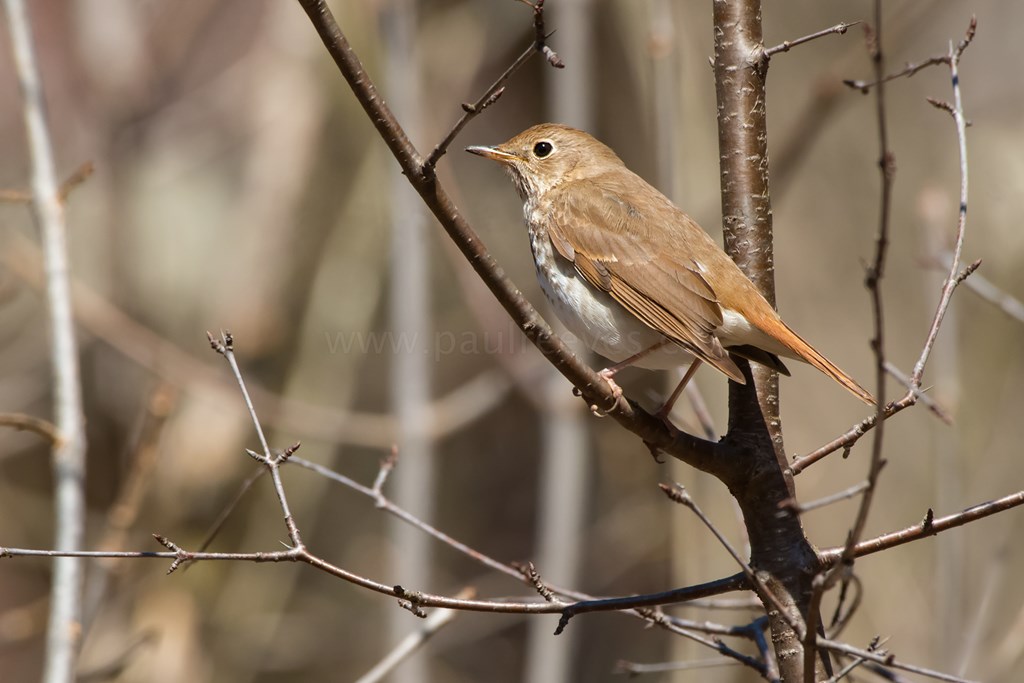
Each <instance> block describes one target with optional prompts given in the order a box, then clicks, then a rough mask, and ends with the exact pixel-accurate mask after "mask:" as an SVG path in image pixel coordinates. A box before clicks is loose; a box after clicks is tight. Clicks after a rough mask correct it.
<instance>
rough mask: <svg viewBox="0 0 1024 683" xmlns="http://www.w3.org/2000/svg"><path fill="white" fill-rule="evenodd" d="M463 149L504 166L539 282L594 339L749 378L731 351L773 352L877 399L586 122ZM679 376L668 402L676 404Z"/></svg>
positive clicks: (627, 353) (612, 354) (567, 320)
mask: <svg viewBox="0 0 1024 683" xmlns="http://www.w3.org/2000/svg"><path fill="white" fill-rule="evenodd" d="M466 151H467V152H472V153H473V154H478V155H480V156H482V157H486V158H488V159H493V160H495V161H498V162H500V163H501V164H503V165H504V167H505V169H506V170H507V171H508V172H509V174H510V175H511V176H512V180H513V182H514V183H515V185H516V189H517V190H519V195H520V197H522V199H523V213H524V215H525V218H526V226H527V228H528V230H529V234H530V247H531V249H532V250H533V259H534V261H535V262H536V264H537V275H538V277H539V279H540V284H541V288H542V289H543V290H544V293H545V295H546V296H547V297H548V299H550V301H551V303H552V305H553V306H554V309H555V313H556V314H557V315H558V317H559V318H560V319H561V320H562V322H563V323H564V324H565V326H566V327H567V328H568V329H569V331H570V332H572V333H573V334H574V335H576V336H577V337H579V338H580V339H581V340H582V341H583V342H584V343H585V344H586V345H587V346H588V347H589V348H591V349H592V350H594V351H596V352H597V353H599V354H601V355H602V356H604V357H606V358H608V359H609V360H611V361H613V362H615V363H616V365H613V366H612V367H610V368H607V369H605V370H604V371H602V373H603V374H604V375H605V377H606V378H608V379H609V382H610V383H611V384H612V387H613V388H615V389H617V387H616V386H615V384H614V382H612V381H611V375H612V374H613V373H614V372H615V371H616V370H618V369H619V368H621V367H624V366H625V365H636V366H638V367H644V368H650V369H665V368H669V367H677V366H680V365H683V364H686V363H688V362H690V360H691V358H692V359H693V362H692V363H691V364H690V369H689V370H688V371H687V373H686V376H685V378H684V383H685V381H686V380H689V378H690V377H692V375H693V372H694V371H696V369H697V367H698V366H699V365H700V363H701V362H704V363H707V364H709V365H712V366H713V367H715V368H716V369H718V370H719V371H721V372H722V373H724V374H725V375H727V376H728V377H729V379H731V380H733V381H735V382H739V383H740V384H744V383H745V380H744V377H743V374H742V373H741V372H740V369H739V367H737V365H736V363H735V361H734V360H733V359H732V358H731V357H730V354H733V355H736V356H740V357H743V358H746V359H748V360H751V361H754V362H756V363H760V364H762V365H765V366H767V367H769V368H771V369H773V370H776V371H778V372H781V373H783V374H786V375H788V374H789V372H788V370H787V369H786V366H785V365H783V364H782V362H781V361H780V360H779V356H784V357H786V358H795V359H797V360H801V361H804V362H807V363H810V364H811V365H813V366H814V367H816V368H818V369H819V370H821V371H822V372H824V373H825V374H826V375H828V376H829V377H831V378H832V379H834V380H835V381H836V382H838V383H839V384H841V385H843V386H844V387H845V388H846V389H847V390H848V391H850V392H851V393H852V394H854V395H856V396H857V398H859V399H861V400H863V401H865V402H867V403H873V402H874V399H873V398H872V396H871V394H870V393H868V392H867V391H866V390H865V389H864V388H863V387H861V386H860V385H859V384H857V382H855V381H854V380H853V379H852V378H851V377H850V376H849V375H847V374H846V373H845V372H843V371H842V370H840V369H839V368H838V367H836V366H835V365H834V364H833V363H832V362H831V361H829V360H828V359H827V358H825V357H824V356H823V355H821V354H820V353H818V351H816V350H815V349H814V347H812V346H811V345H810V344H808V343H807V342H805V341H804V340H803V339H801V338H800V337H799V336H798V335H797V334H796V333H795V332H794V331H793V330H791V329H790V328H789V327H788V326H787V325H786V323H784V322H782V319H781V318H780V317H779V314H778V313H776V312H775V309H774V308H772V306H771V304H769V303H768V302H767V301H766V300H765V299H764V297H763V296H761V294H760V292H758V290H757V288H756V287H755V286H754V284H753V283H752V282H751V281H750V280H748V279H747V277H746V276H745V275H744V274H743V273H742V272H741V271H740V269H739V267H737V266H736V264H735V263H733V261H732V259H730V258H729V257H728V255H726V253H725V252H724V251H723V250H722V249H721V247H719V246H718V245H717V244H716V243H715V242H714V240H712V239H711V237H710V236H708V234H707V233H706V232H704V230H703V228H701V227H700V226H699V225H697V223H696V222H694V221H693V219H691V218H690V217H689V216H687V215H686V214H685V213H683V212H682V210H680V209H679V208H678V207H677V206H676V205H675V204H673V203H672V202H671V201H670V200H669V199H668V198H667V197H665V195H663V194H661V193H660V192H658V190H656V189H654V188H653V187H652V186H651V185H649V184H648V183H647V182H645V181H644V180H643V178H641V177H640V176H638V175H636V174H635V173H633V172H632V171H630V170H629V169H628V168H626V166H625V164H623V163H622V160H621V159H619V157H618V156H616V154H615V152H613V151H612V150H611V149H609V148H608V147H607V146H605V145H604V144H602V143H601V142H599V141H598V140H595V139H594V138H593V137H591V136H590V135H588V134H587V133H584V132H583V131H580V130H576V129H575V128H569V127H567V126H562V125H557V124H551V123H544V124H540V125H537V126H533V127H532V128H529V129H527V130H525V131H523V132H522V133H520V134H519V135H517V136H515V137H514V138H512V139H511V140H509V141H508V142H505V143H503V144H500V145H496V146H494V147H467V148H466ZM682 386H683V384H682V383H681V384H680V387H679V388H677V389H676V391H675V392H674V393H673V395H672V398H670V399H669V401H668V402H667V403H666V406H665V407H664V408H663V414H665V413H667V409H670V408H671V404H672V402H674V400H675V398H676V397H677V396H678V395H679V392H680V391H681V389H682Z"/></svg>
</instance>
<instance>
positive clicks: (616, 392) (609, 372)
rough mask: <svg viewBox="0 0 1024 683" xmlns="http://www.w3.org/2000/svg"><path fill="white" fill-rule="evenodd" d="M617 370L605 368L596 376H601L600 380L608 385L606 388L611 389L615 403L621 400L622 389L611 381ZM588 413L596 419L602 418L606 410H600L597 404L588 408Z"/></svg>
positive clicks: (606, 412)
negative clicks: (592, 414)
mask: <svg viewBox="0 0 1024 683" xmlns="http://www.w3.org/2000/svg"><path fill="white" fill-rule="evenodd" d="M617 370H618V368H605V369H604V370H601V371H600V372H598V373H597V374H598V375H600V376H601V378H602V379H604V381H605V382H607V383H608V388H609V389H611V392H612V396H614V397H615V402H616V403H618V401H619V399H620V398H622V387H620V386H619V385H618V384H617V383H616V382H615V380H614V379H612V377H614V376H615V372H616V371H617ZM590 412H592V413H594V415H596V416H598V417H604V416H605V415H607V414H608V411H607V410H602V409H601V407H600V406H598V405H597V404H594V405H592V406H590Z"/></svg>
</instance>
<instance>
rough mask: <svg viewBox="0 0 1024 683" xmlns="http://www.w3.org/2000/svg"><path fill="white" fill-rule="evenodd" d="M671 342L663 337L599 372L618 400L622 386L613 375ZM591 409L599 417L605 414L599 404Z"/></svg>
mask: <svg viewBox="0 0 1024 683" xmlns="http://www.w3.org/2000/svg"><path fill="white" fill-rule="evenodd" d="M671 343H672V341H671V340H670V339H668V338H665V339H662V340H661V341H659V342H658V343H657V344H653V345H651V346H648V347H647V348H646V349H641V350H640V351H639V352H637V353H634V354H633V355H632V356H630V357H629V358H627V359H625V360H622V361H619V362H618V363H616V364H615V365H609V366H608V367H606V368H605V369H604V370H600V371H599V372H598V373H597V374H599V375H601V377H603V378H604V381H605V382H607V383H608V387H609V388H610V389H611V390H612V395H613V396H615V399H616V400H618V399H619V398H620V397H621V396H622V387H620V386H619V385H618V383H617V382H616V381H615V380H614V379H612V377H614V376H615V373H616V372H618V371H619V370H621V369H622V368H626V367H629V366H630V365H632V364H633V363H635V362H637V361H638V360H640V359H641V358H643V357H644V356H646V355H647V354H649V353H652V352H654V351H657V350H658V349H660V348H661V347H663V346H665V345H667V344H671ZM590 409H591V410H592V411H593V412H594V414H595V415H598V416H599V417H603V416H604V415H603V413H602V412H601V411H600V410H599V409H598V408H597V406H591V407H590Z"/></svg>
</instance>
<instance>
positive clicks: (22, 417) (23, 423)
mask: <svg viewBox="0 0 1024 683" xmlns="http://www.w3.org/2000/svg"><path fill="white" fill-rule="evenodd" d="M0 427H12V428H14V429H17V430H19V431H27V432H35V433H36V434H38V435H39V436H41V437H43V438H44V439H46V440H47V441H49V442H50V445H51V446H59V445H60V433H59V432H58V431H57V427H56V425H54V424H53V423H52V422H49V421H47V420H44V419H42V418H41V417H34V416H32V415H26V414H25V413H0Z"/></svg>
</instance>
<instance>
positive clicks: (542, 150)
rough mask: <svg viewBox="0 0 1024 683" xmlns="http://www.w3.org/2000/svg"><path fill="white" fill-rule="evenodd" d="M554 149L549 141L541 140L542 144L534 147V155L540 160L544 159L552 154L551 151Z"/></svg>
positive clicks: (539, 143)
mask: <svg viewBox="0 0 1024 683" xmlns="http://www.w3.org/2000/svg"><path fill="white" fill-rule="evenodd" d="M553 149H554V147H552V146H551V143H550V142H548V141H547V140H541V141H540V142H538V143H537V144H536V145H534V146H533V153H534V154H536V155H537V156H538V157H539V158H541V159H543V158H544V157H546V156H547V155H549V154H551V150H553Z"/></svg>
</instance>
